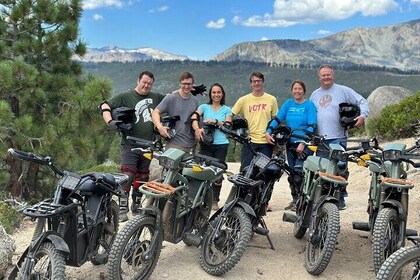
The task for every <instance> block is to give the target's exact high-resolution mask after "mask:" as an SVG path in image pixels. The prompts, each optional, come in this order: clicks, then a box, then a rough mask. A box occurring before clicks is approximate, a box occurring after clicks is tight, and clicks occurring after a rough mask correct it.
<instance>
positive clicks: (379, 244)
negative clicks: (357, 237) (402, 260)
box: [372, 208, 400, 274]
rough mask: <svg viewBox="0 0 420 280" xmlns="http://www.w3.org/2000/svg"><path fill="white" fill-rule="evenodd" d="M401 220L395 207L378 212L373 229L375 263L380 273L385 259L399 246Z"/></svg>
mask: <svg viewBox="0 0 420 280" xmlns="http://www.w3.org/2000/svg"><path fill="white" fill-rule="evenodd" d="M399 236H400V222H399V219H398V214H397V211H396V210H395V209H392V208H383V209H382V210H381V211H379V213H378V217H377V218H376V222H375V226H374V229H373V242H372V243H373V246H372V255H373V265H374V268H375V274H376V273H378V271H379V269H380V268H381V266H382V264H383V263H384V261H385V260H386V259H387V258H388V257H389V256H390V255H391V254H392V253H394V252H395V251H397V250H398V249H399V248H398V242H399V241H400V240H399Z"/></svg>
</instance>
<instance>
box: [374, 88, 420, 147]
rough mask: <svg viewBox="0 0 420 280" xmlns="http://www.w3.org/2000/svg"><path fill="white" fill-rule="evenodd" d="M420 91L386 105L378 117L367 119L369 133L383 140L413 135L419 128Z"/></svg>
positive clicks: (416, 133)
mask: <svg viewBox="0 0 420 280" xmlns="http://www.w3.org/2000/svg"><path fill="white" fill-rule="evenodd" d="M419 120H420V92H417V93H416V94H414V95H411V96H409V97H407V98H405V99H404V100H402V101H401V102H400V103H398V104H396V105H389V106H386V107H385V108H384V109H383V110H382V112H381V114H380V115H379V116H378V117H375V118H372V119H369V122H368V124H367V130H368V133H369V135H371V136H375V137H378V138H379V139H383V140H389V141H392V140H395V139H399V138H407V137H414V136H416V135H418V133H419V130H420V127H419V125H420V123H419Z"/></svg>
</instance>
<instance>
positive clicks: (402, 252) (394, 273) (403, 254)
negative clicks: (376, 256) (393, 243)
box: [377, 245, 420, 280]
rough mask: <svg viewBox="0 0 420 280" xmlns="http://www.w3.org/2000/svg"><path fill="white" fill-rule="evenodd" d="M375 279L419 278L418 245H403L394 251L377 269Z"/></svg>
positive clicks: (419, 257)
mask: <svg viewBox="0 0 420 280" xmlns="http://www.w3.org/2000/svg"><path fill="white" fill-rule="evenodd" d="M377 279H384V280H400V279H401V280H403V279H405V280H407V279H411V280H419V279H420V246H418V245H417V246H411V247H404V248H401V249H399V250H397V251H395V252H394V253H393V254H392V255H391V256H389V258H387V259H386V261H385V262H384V263H383V264H382V266H381V268H380V269H379V272H378V275H377Z"/></svg>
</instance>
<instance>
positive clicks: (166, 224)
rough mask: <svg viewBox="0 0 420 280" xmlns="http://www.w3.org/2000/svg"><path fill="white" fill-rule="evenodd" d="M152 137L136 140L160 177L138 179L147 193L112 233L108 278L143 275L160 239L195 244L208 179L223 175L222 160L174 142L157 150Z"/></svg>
mask: <svg viewBox="0 0 420 280" xmlns="http://www.w3.org/2000/svg"><path fill="white" fill-rule="evenodd" d="M133 139H135V138H134V137H132V138H131V140H133ZM158 143H159V140H156V141H153V142H149V141H145V140H142V139H138V138H137V140H136V145H137V146H139V147H143V148H141V149H143V150H142V151H143V152H146V151H147V150H148V151H149V152H151V154H149V155H151V156H152V157H154V158H156V159H157V160H158V161H159V165H161V166H162V167H163V172H162V174H163V178H162V179H161V180H158V181H151V182H144V183H143V184H142V185H140V187H139V191H140V192H141V193H142V194H143V196H145V197H146V199H147V200H146V202H145V207H144V208H141V209H140V214H139V215H137V216H135V217H134V218H132V219H131V220H130V221H129V222H127V224H126V225H125V226H124V227H123V229H122V230H121V231H120V232H119V233H118V235H117V237H116V239H115V244H114V246H113V247H112V250H111V253H110V256H109V262H108V278H109V279H113V280H118V279H148V278H149V277H150V275H151V274H152V272H153V270H154V268H155V266H156V264H157V262H158V259H159V255H160V251H161V249H162V241H167V242H170V243H174V244H177V243H179V242H180V241H184V243H185V244H187V245H194V246H196V247H198V246H200V244H201V242H202V236H203V235H204V233H205V232H206V229H207V225H208V218H209V216H210V212H211V206H212V201H213V192H212V189H211V183H212V182H213V181H215V180H217V179H219V178H220V176H223V173H224V172H225V171H226V169H227V165H226V163H225V162H222V161H220V160H218V159H216V158H213V157H209V156H204V155H200V154H192V155H188V154H186V153H185V152H184V151H181V150H178V149H174V148H170V149H167V150H165V151H163V152H162V151H161V150H160V148H161V147H162V145H161V144H158Z"/></svg>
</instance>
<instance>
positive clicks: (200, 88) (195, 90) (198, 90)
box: [191, 84, 206, 96]
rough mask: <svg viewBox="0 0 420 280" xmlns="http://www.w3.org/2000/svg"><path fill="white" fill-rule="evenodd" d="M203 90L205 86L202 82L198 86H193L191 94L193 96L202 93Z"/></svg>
mask: <svg viewBox="0 0 420 280" xmlns="http://www.w3.org/2000/svg"><path fill="white" fill-rule="evenodd" d="M204 92H206V86H205V85H204V84H201V85H199V86H193V90H192V91H191V94H192V95H194V96H196V95H197V94H201V95H203V93H204Z"/></svg>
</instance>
